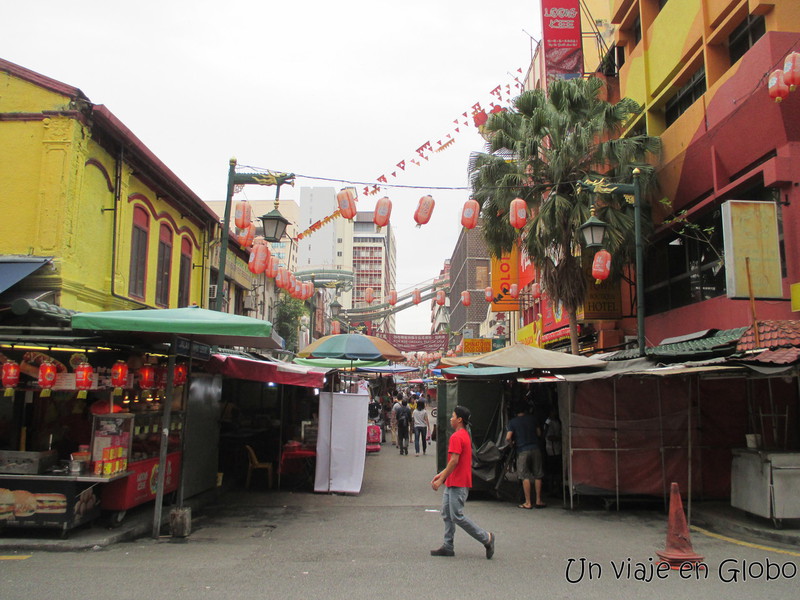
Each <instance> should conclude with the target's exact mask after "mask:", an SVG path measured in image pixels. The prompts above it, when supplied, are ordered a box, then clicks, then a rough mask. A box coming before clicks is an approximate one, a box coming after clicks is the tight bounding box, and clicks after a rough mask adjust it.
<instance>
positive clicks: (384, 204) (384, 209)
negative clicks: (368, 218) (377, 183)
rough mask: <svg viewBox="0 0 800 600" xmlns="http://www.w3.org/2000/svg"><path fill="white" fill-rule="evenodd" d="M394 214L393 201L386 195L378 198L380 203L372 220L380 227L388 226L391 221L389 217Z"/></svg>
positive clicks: (376, 206)
mask: <svg viewBox="0 0 800 600" xmlns="http://www.w3.org/2000/svg"><path fill="white" fill-rule="evenodd" d="M391 216H392V201H391V200H389V198H387V197H386V196H384V197H383V198H381V199H380V200H378V203H377V204H376V205H375V213H374V214H373V216H372V222H373V223H375V225H377V226H378V229H380V228H381V227H386V225H387V224H388V223H389V217H391Z"/></svg>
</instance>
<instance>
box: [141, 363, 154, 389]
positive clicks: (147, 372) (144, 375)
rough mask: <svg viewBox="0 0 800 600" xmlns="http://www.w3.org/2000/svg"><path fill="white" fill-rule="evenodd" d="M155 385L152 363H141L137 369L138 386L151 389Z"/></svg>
mask: <svg viewBox="0 0 800 600" xmlns="http://www.w3.org/2000/svg"><path fill="white" fill-rule="evenodd" d="M155 385H156V369H155V367H154V366H153V365H142V367H141V368H140V369H139V387H140V388H142V389H143V390H151V389H153V388H154V387H155Z"/></svg>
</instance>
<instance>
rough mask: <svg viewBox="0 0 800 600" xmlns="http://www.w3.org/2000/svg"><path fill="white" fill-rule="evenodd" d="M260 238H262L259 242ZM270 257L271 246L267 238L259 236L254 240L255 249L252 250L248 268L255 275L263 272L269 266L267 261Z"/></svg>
mask: <svg viewBox="0 0 800 600" xmlns="http://www.w3.org/2000/svg"><path fill="white" fill-rule="evenodd" d="M259 240H261V241H260V242H259ZM269 259H270V252H269V246H267V242H266V240H264V238H263V237H261V236H259V237H258V238H256V239H255V241H253V250H252V251H251V252H250V260H249V261H248V262H247V268H248V269H250V272H251V273H253V274H254V275H259V274H261V273H263V272H264V271H265V270H266V268H267V262H269Z"/></svg>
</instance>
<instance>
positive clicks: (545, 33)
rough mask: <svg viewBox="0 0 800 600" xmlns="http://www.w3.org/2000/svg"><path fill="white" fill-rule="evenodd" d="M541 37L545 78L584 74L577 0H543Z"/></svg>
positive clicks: (564, 77) (567, 77) (562, 77)
mask: <svg viewBox="0 0 800 600" xmlns="http://www.w3.org/2000/svg"><path fill="white" fill-rule="evenodd" d="M542 39H543V41H542V43H543V45H544V68H545V73H546V75H547V81H551V80H553V79H571V78H573V77H580V76H581V75H583V44H582V41H581V10H580V5H579V2H578V0H542Z"/></svg>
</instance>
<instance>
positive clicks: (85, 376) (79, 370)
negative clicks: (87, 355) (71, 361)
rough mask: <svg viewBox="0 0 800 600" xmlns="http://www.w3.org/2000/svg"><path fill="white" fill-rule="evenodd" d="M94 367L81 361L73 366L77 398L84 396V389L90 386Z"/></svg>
mask: <svg viewBox="0 0 800 600" xmlns="http://www.w3.org/2000/svg"><path fill="white" fill-rule="evenodd" d="M93 374H94V369H92V365H90V364H89V363H87V362H82V363H80V364H79V365H78V366H76V367H75V387H76V388H78V390H79V391H78V398H86V390H88V389H91V387H92V375H93Z"/></svg>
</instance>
